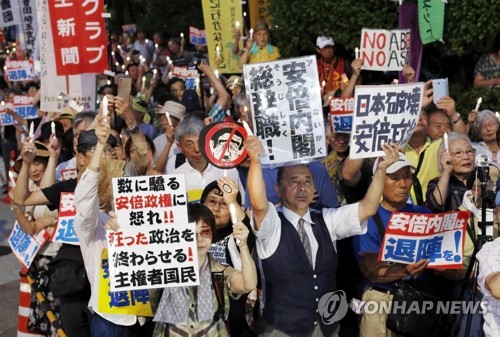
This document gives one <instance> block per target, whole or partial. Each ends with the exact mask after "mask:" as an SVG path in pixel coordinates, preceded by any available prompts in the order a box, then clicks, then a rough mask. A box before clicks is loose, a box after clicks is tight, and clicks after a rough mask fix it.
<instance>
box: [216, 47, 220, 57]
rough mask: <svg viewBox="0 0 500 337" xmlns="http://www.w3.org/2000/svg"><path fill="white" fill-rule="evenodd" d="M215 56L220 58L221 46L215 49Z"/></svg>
mask: <svg viewBox="0 0 500 337" xmlns="http://www.w3.org/2000/svg"><path fill="white" fill-rule="evenodd" d="M215 55H217V57H220V47H219V46H217V47H215Z"/></svg>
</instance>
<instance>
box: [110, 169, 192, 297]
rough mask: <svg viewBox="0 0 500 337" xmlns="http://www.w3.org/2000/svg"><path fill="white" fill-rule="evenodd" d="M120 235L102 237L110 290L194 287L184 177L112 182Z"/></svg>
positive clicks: (131, 179)
mask: <svg viewBox="0 0 500 337" xmlns="http://www.w3.org/2000/svg"><path fill="white" fill-rule="evenodd" d="M113 196H114V205H115V212H116V215H117V220H118V223H119V224H120V229H119V230H118V231H116V232H113V231H110V232H108V233H107V236H108V237H107V241H108V253H109V275H110V280H111V290H112V291H121V290H140V289H149V288H164V287H179V286H190V285H197V284H199V275H198V274H199V271H198V254H197V250H196V249H197V246H196V224H195V223H188V216H187V194H186V184H185V181H184V175H182V174H175V175H165V176H149V177H128V178H115V179H113Z"/></svg>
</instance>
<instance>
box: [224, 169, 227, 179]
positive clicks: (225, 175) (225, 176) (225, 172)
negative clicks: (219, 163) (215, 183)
mask: <svg viewBox="0 0 500 337" xmlns="http://www.w3.org/2000/svg"><path fill="white" fill-rule="evenodd" d="M224 178H227V170H224Z"/></svg>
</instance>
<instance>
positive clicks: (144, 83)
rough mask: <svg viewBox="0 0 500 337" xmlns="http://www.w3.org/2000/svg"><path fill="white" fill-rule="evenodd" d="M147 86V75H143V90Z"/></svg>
mask: <svg viewBox="0 0 500 337" xmlns="http://www.w3.org/2000/svg"><path fill="white" fill-rule="evenodd" d="M144 88H146V76H142V90H144Z"/></svg>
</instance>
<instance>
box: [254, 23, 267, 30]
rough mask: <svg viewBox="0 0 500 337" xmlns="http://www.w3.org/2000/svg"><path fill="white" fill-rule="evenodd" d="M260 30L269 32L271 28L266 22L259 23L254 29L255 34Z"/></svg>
mask: <svg viewBox="0 0 500 337" xmlns="http://www.w3.org/2000/svg"><path fill="white" fill-rule="evenodd" d="M259 30H267V31H269V26H268V25H267V23H265V22H259V23H257V24H256V25H255V28H254V29H253V32H254V33H257V32H258V31H259Z"/></svg>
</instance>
